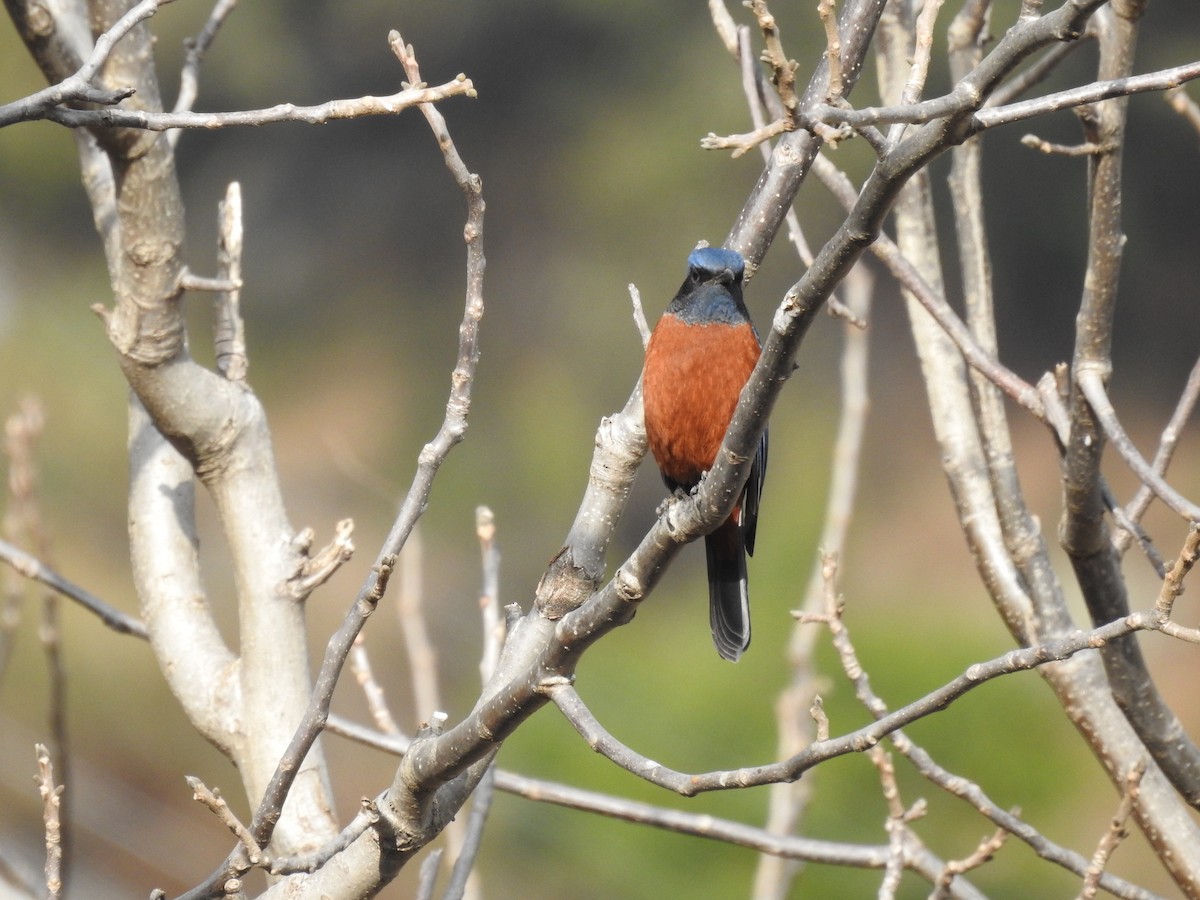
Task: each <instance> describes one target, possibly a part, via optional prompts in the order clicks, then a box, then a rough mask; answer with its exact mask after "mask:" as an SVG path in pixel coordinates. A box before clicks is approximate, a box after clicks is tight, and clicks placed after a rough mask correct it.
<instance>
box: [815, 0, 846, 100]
mask: <svg viewBox="0 0 1200 900" xmlns="http://www.w3.org/2000/svg"><path fill="white" fill-rule="evenodd" d="M817 16H818V17H819V18H820V20H821V25H822V26H823V27H824V28H825V62H826V63H827V64H828V66H829V90H828V91H826V93H825V97H826V100H827V101H828V102H829V103H839V102H841V100H842V89H843V84H842V35H841V32H840V31H838V22H837V4H836V2H835V0H820V2H819V3H818V4H817Z"/></svg>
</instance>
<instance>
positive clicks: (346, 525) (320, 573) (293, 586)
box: [280, 519, 354, 600]
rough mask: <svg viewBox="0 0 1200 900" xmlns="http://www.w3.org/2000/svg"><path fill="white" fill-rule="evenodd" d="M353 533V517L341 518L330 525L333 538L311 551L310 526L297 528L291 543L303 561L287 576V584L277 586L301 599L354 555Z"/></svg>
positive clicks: (312, 534)
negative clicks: (332, 525)
mask: <svg viewBox="0 0 1200 900" xmlns="http://www.w3.org/2000/svg"><path fill="white" fill-rule="evenodd" d="M353 535H354V521H353V520H352V519H342V520H341V521H340V522H338V523H337V525H336V526H335V528H334V536H333V539H332V540H330V542H329V543H328V544H326V545H325V546H324V547H322V548H321V549H320V550H318V551H317V552H316V553H311V550H312V543H313V539H314V538H315V536H316V535H315V534H314V533H313V530H312V529H311V528H305V529H304V530H303V531H301V532H300V533H299V534H298V535H296V537H295V538H294V539H293V541H292V543H293V545H294V546H295V547H296V549H297V550H299V551H300V553H299V555H300V557H301V558H302V559H303V562H302V563H301V564H300V566H299V567H298V568H297V569H296V571H295V572H294V573H292V575H291V576H290V577H289V578H288V580H287V584H286V585H283V586H281V588H280V593H284V592H286V593H288V594H290V595H291V596H293V597H295V598H296V599H297V600H303V599H305V598H306V597H308V595H309V594H311V593H312V592H313V591H314V590H316V589H317V588H318V587H320V586H321V585H323V584H324V583H325V582H326V581H328V580H329V579H330V578H332V577H333V574H334V573H335V572H336V571H337V570H338V569H340V568H341V567H342V564H343V563H346V562H349V561H350V559H351V557H353V556H354V540H353ZM310 553H311V555H310Z"/></svg>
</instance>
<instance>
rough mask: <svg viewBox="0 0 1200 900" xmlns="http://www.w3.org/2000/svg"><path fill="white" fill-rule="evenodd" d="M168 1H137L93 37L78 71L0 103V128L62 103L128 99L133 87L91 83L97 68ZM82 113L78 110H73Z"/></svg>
mask: <svg viewBox="0 0 1200 900" xmlns="http://www.w3.org/2000/svg"><path fill="white" fill-rule="evenodd" d="M170 2H171V0H141V2H140V3H138V4H136V5H135V6H133V7H131V8H130V9H129V11H128V12H126V13H125V15H123V16H121V18H120V19H118V20H117V21H116V22H115V23H114V24H113V25H112V27H111V28H109V29H108V30H107V31H106V32H104V33H103V34H101V35H100V36H99V37H98V38H96V43H95V46H94V47H93V48H92V52H91V54H90V55H89V56H88V58H87V60H86V61H85V62H84V63H83V65H82V66H80V68H79V70H78V71H77V72H75V74H73V75H71V76H70V77H69V78H67V79H65V80H63V81H61V82H59V83H58V84H54V85H51V86H50V87H47V88H43V89H42V90H40V91H38V92H37V93H34V94H30V95H29V96H28V97H25V98H23V99H21V100H17V101H14V102H13V103H6V104H4V105H3V106H0V128H3V127H4V126H5V125H12V124H14V123H16V122H31V121H35V120H37V119H44V118H48V117H50V116H52V115H54V114H55V112H56V111H60V112H61V111H63V109H64V107H63V106H62V104H65V103H100V104H106V105H107V104H113V103H119V102H120V101H122V100H124V99H126V98H128V97H129V96H131V95H132V94H133V92H134V87H132V86H128V87H121V88H116V89H104V88H100V87H97V86H95V85H93V84H92V79H93V78H95V77H96V74H97V73H98V72H99V71H100V67H101V66H103V65H104V63H105V62H106V61H107V60H108V58H109V56H110V55H111V54H112V52H113V48H114V47H115V46H116V45H117V43H118V42H119V41H120V40H121V39H122V38H124V37H125V36H126V35H127V34H129V32H130V31H132V30H133V29H134V27H135V26H137V25H138V24H139V23H141V22H144V21H145V20H146V19H148V18H150V16H152V15H154V14H155V13H156V12H158V9H159V7H160V6H163V5H165V4H167V3H170ZM77 112H82V110H77Z"/></svg>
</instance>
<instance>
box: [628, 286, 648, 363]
mask: <svg viewBox="0 0 1200 900" xmlns="http://www.w3.org/2000/svg"><path fill="white" fill-rule="evenodd" d="M629 300H630V302H632V303H633V324H634V325H636V326H637V330H638V336H639V337H641V339H642V349H643V350H645V349H646V346H647V345H648V344H649V343H650V323H648V322H647V321H646V310H645V309H643V308H642V294H641V292H640V291H639V290H638V289H637V285H636V284H633V283H632V282H631V283H630V284H629Z"/></svg>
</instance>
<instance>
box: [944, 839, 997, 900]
mask: <svg viewBox="0 0 1200 900" xmlns="http://www.w3.org/2000/svg"><path fill="white" fill-rule="evenodd" d="M1008 835H1009V832H1008V831H1006V830H1005V829H1003V828H997V829H996V831H995V832H993V833H992V836H991V837H989V838H985V839H983V840H982V841H980V842H979V846H978V847H976V848H975V851H974V852H973V853H971V855H970V856H967V857H966V858H965V859H955V860H951V861H950V862H948V863H946V868H945V869H943V870H942V874H941V875H939V876H938V880H937V884H935V885H934V892H933V894H931V895H930V900H944V898H946V897H948V896H950V894H949V888H950V885H951V884H953V883H954V879H956V878H957V877H958V876H959V875H963V874H965V873H966V872H970V871H971V870H972V869H978V868H979V867H980V866H982V865H983V864H984V863H985V862H989V861H990V860H991V858H992V857H993V856H995V855H996V854H997V853H998V852H999V851H1000V848H1001V847H1003V846H1004V842H1005V841H1007V840H1008Z"/></svg>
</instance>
